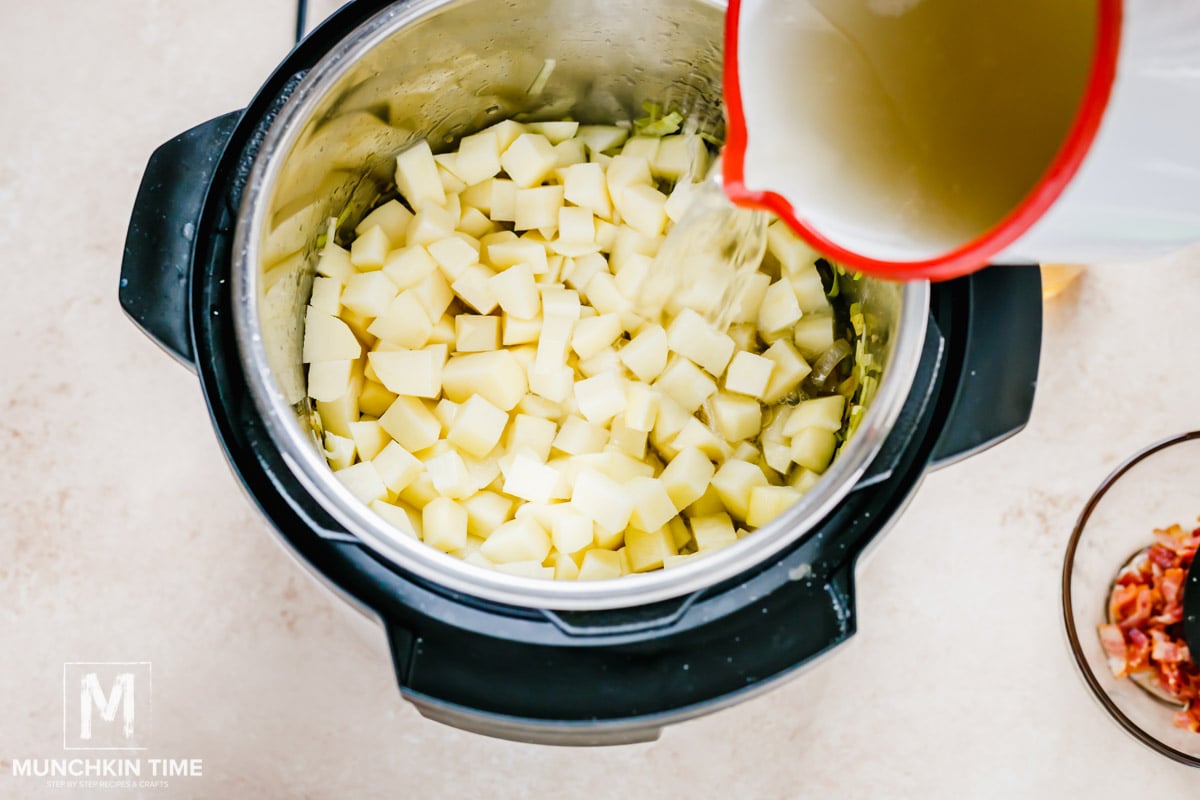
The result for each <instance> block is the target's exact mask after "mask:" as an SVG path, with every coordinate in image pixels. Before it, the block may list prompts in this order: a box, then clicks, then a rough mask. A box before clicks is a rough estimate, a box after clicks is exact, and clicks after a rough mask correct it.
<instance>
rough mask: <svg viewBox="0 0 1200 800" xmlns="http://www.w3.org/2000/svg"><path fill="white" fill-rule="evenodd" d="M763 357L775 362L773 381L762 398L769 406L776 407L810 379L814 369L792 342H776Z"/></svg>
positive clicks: (772, 372)
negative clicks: (809, 374) (776, 404)
mask: <svg viewBox="0 0 1200 800" xmlns="http://www.w3.org/2000/svg"><path fill="white" fill-rule="evenodd" d="M763 356H764V357H765V358H769V359H771V361H773V362H775V368H774V369H773V370H771V381H770V383H768V384H767V390H766V392H765V393H764V394H763V397H762V401H763V402H764V403H766V404H767V405H774V404H775V403H778V402H779V401H780V400H782V399H783V398H785V397H787V396H788V395H789V394H791V393H792V392H793V391H795V389H796V387H797V386H799V385H800V382H801V381H803V380H804V379H805V378H807V377H808V373H810V372H812V367H810V366H809V365H808V362H807V361H805V360H804V359H803V358H801V357H800V354H799V353H797V352H796V348H795V347H793V346H792V345H791V343H790V342H786V341H783V340H780V341H778V342H775V344H773V345H771V346H770V347H768V348H767V349H766V351H765V352H763Z"/></svg>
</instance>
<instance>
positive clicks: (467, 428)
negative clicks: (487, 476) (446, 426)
mask: <svg viewBox="0 0 1200 800" xmlns="http://www.w3.org/2000/svg"><path fill="white" fill-rule="evenodd" d="M507 424H508V414H506V413H505V412H504V411H502V410H501V409H499V408H496V406H494V405H492V404H491V403H489V402H488V401H487V400H486V399H484V398H482V397H480V396H479V395H477V394H476V395H471V397H469V398H468V399H467V401H466V402H465V403H463V404H462V405H461V406H460V407H459V409H458V412H457V413H456V414H455V415H454V422H453V424H451V425H450V432H449V433H448V434H447V435H446V440H447V441H448V442H450V443H451V444H453V445H454V446H455V447H457V448H459V449H460V450H462V451H463V452H464V453H467V454H469V455H472V456H475V457H476V458H483V457H485V456H486V455H487V454H488V453H490V452H491V451H492V450H493V448H495V447H496V445H497V444H498V443H499V441H500V437H501V436H502V435H503V434H504V426H505V425H507Z"/></svg>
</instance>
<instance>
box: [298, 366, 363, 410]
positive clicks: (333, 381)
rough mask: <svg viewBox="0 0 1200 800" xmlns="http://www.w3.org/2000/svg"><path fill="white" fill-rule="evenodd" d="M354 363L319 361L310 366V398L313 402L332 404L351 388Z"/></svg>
mask: <svg viewBox="0 0 1200 800" xmlns="http://www.w3.org/2000/svg"><path fill="white" fill-rule="evenodd" d="M354 363H355V362H354V361H352V360H349V359H347V360H345V361H318V362H316V363H315V364H309V366H308V396H309V397H311V398H312V399H313V400H322V401H325V402H332V401H334V400H337V399H338V398H339V397H341V396H342V395H344V394H345V393H346V390H347V389H349V388H350V375H351V373H352V372H353V370H354Z"/></svg>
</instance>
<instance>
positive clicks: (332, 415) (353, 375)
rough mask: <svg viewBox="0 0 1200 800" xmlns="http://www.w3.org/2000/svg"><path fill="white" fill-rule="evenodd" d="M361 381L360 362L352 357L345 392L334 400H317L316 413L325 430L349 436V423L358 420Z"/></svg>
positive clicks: (361, 370) (361, 369)
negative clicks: (348, 381)
mask: <svg viewBox="0 0 1200 800" xmlns="http://www.w3.org/2000/svg"><path fill="white" fill-rule="evenodd" d="M363 383H364V380H363V367H362V362H361V361H359V360H358V359H354V360H353V361H351V363H350V383H349V385H348V386H347V387H346V391H345V393H344V394H343V395H342V396H341V397H339V398H337V399H336V400H331V401H328V402H325V401H320V400H318V401H317V413H318V414H319V415H320V417H321V424H322V425H323V426H324V428H325V430H327V431H331V432H333V433H336V434H337V435H338V436H344V437H346V438H350V423H351V422H358V418H359V416H360V415H361V412H360V410H359V405H358V403H359V397H360V396H361V395H362V389H363Z"/></svg>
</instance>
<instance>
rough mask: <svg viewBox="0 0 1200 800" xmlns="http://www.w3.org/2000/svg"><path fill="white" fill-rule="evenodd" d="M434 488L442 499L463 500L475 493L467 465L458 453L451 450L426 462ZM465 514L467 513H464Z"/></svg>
mask: <svg viewBox="0 0 1200 800" xmlns="http://www.w3.org/2000/svg"><path fill="white" fill-rule="evenodd" d="M425 469H426V471H427V472H428V473H429V479H430V480H431V481H433V488H435V489H437V492H438V494H440V495H441V496H442V497H450V498H453V499H455V500H463V499H465V498H467V497H470V496H471V495H473V494H474V493H475V486H474V485H473V482H472V481H471V476H470V474H469V473H468V472H467V464H466V462H465V461H463V457H462V456H461V455H459V454H458V453H457V452H456V451H454V450H453V449H452V450H449V451H447V452H445V453H441V454H439V455H436V456H434V457H433V458H431V459H429V460H428V461H426V462H425ZM464 513H465V512H464Z"/></svg>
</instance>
